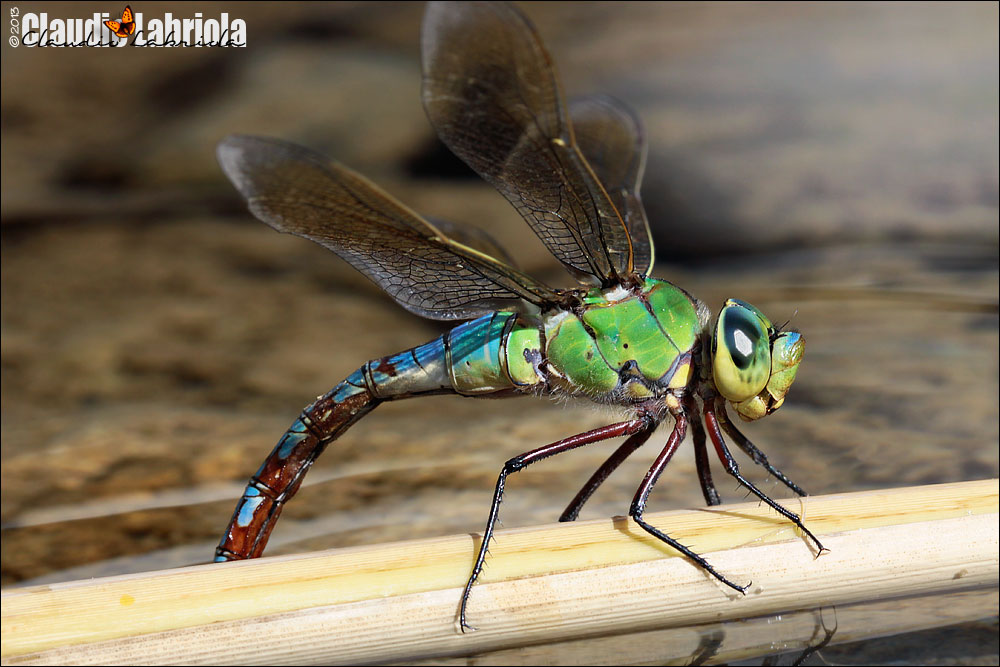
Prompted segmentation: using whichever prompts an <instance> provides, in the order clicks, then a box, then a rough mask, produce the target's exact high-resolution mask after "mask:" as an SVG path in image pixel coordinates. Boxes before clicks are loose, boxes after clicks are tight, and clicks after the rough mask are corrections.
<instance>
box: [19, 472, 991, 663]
mask: <svg viewBox="0 0 1000 667" xmlns="http://www.w3.org/2000/svg"><path fill="white" fill-rule="evenodd" d="M997 499H998V481H997V480H995V479H994V480H984V481H977V482H964V483H959V484H943V485H937V486H927V487H915V488H907V489H892V490H885V491H868V492H861V493H851V494H843V495H833V496H815V497H808V498H803V499H793V500H786V501H783V503H784V504H785V505H786V506H787V507H788V508H789V509H791V510H792V511H795V512H798V513H801V514H802V515H803V519H804V521H805V523H806V524H807V525H808V526H809V527H810V529H811V530H813V531H814V532H815V533H816V534H817V535H818V536H819V537H820V539H821V540H822V541H823V543H824V544H825V545H826V546H827V547H828V548H829V549H830V552H829V553H825V554H823V555H822V556H820V557H819V558H814V557H813V556H814V554H813V552H811V551H810V549H809V546H808V544H807V543H806V542H805V541H803V540H802V539H801V538H799V537H797V536H796V535H795V532H794V529H793V528H792V527H791V526H790V525H789V524H788V523H787V522H786V521H784V520H783V519H781V518H780V517H778V516H777V515H776V514H775V513H774V512H773V511H771V510H770V509H768V508H767V507H761V506H758V505H757V504H756V503H747V504H741V505H725V506H721V507H716V508H711V509H702V510H695V511H681V512H663V513H658V514H653V515H647V518H649V520H650V521H651V522H652V523H653V524H654V525H657V526H660V527H662V528H663V529H664V530H666V531H668V532H669V533H670V534H671V535H672V536H674V537H676V538H678V539H679V540H680V541H681V542H682V543H684V544H686V545H689V546H691V547H692V548H694V549H695V550H697V551H698V552H699V553H702V554H705V555H707V556H708V558H709V559H710V561H711V562H712V563H713V565H715V567H716V568H717V569H719V571H721V572H724V573H726V575H727V576H730V577H732V578H733V579H735V580H736V581H739V582H744V581H750V580H752V581H753V586H752V587H751V588H750V590H749V591H748V594H747V595H746V596H739V595H737V594H734V593H733V591H731V590H729V589H726V588H724V587H722V586H721V585H719V584H718V583H717V582H716V581H715V580H713V579H711V578H710V577H707V576H706V575H705V574H704V572H702V571H701V570H699V569H698V568H697V567H695V566H694V565H692V564H691V563H689V562H688V561H686V560H684V559H682V558H679V557H674V555H673V552H672V551H671V550H670V549H669V548H666V547H663V546H662V545H660V544H659V543H657V542H656V541H655V540H654V539H653V538H652V537H651V536H649V535H648V534H646V533H645V532H644V531H642V530H641V529H639V528H638V526H636V525H635V524H633V523H632V522H630V521H628V520H626V519H614V520H611V521H608V520H599V521H587V522H580V523H577V524H557V525H551V526H542V527H537V528H530V529H520V530H509V531H501V532H500V533H498V536H497V541H496V543H495V544H494V545H493V546H492V548H491V556H490V559H489V567H488V568H487V570H486V571H485V575H484V577H483V578H482V579H481V582H482V583H481V584H478V585H477V586H476V587H475V589H474V590H473V595H472V601H471V604H470V606H469V614H470V621H471V622H472V623H473V625H475V626H477V627H479V628H480V630H479V631H478V632H475V633H472V634H466V635H461V634H459V633H457V632H456V628H455V625H454V619H455V612H456V610H457V607H458V602H459V595H460V591H461V587H462V585H463V584H464V582H465V578H466V577H467V576H468V572H469V570H470V568H471V566H472V559H473V558H474V556H475V547H476V544H475V543H474V540H473V539H472V538H471V537H470V536H468V535H462V536H456V537H447V538H440V539H429V540H416V541H412V542H406V543H396V544H383V545H377V546H371V547H359V548H351V549H342V550H337V551H329V552H322V553H315V554H307V555H296V556H286V557H278V558H264V559H260V560H256V561H244V562H238V563H225V564H218V565H201V566H194V567H188V568H183V569H178V570H169V571H161V572H151V573H145V574H140V575H129V576H121V577H109V578H106V579H97V580H90V581H76V582H68V583H64V584H56V585H51V586H39V587H33V588H24V589H14V590H10V591H4V592H3V594H2V600H3V604H2V628H0V629H2V656H3V662H4V664H27V663H49V664H55V663H63V664H67V663H77V664H79V663H90V662H94V663H147V664H148V663H170V662H178V663H192V662H204V663H258V664H259V663H276V662H277V663H287V662H335V663H348V662H369V663H370V662H384V661H389V660H414V659H418V658H421V657H429V656H436V655H437V656H440V655H459V654H463V655H464V654H471V653H478V652H483V651H488V650H495V649H498V648H511V647H512V646H517V645H527V644H533V643H540V642H552V641H563V640H567V639H571V638H579V637H581V636H588V635H594V634H609V633H613V632H621V631H626V630H627V631H633V632H634V631H636V630H642V629H652V628H658V627H668V626H673V627H676V626H680V625H690V624H696V623H705V622H707V621H716V620H720V619H733V618H743V617H748V616H758V615H762V614H772V613H778V612H783V611H788V610H791V609H808V608H814V607H817V606H824V605H825V606H829V605H843V604H850V603H854V602H859V601H864V600H872V599H876V598H884V597H889V596H899V595H916V594H929V593H943V592H949V591H955V590H963V589H968V588H975V587H982V586H990V585H992V586H995V585H996V584H997V578H998V565H997V553H998V528H997V524H998V516H997V513H998V507H997Z"/></svg>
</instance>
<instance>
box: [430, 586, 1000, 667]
mask: <svg viewBox="0 0 1000 667" xmlns="http://www.w3.org/2000/svg"><path fill="white" fill-rule="evenodd" d="M997 603H998V591H997V589H996V588H995V587H992V588H988V589H973V590H967V591H962V592H958V593H952V594H948V595H931V596H923V597H910V598H896V599H890V600H879V601H876V602H868V603H859V604H850V605H840V606H837V607H836V608H833V607H819V608H815V609H809V610H803V611H793V612H789V613H783V614H777V615H772V616H760V617H755V618H746V619H739V620H735V621H726V622H722V623H713V624H707V625H700V626H691V627H682V628H666V629H659V630H647V631H643V632H635V633H630V634H624V635H613V636H605V637H596V638H592V639H580V640H576V641H569V642H558V643H554V644H546V645H542V646H527V647H523V648H517V649H507V650H501V651H493V652H489V653H481V654H477V655H473V656H467V657H460V658H459V657H456V658H449V659H441V658H437V659H430V660H426V661H418V662H417V663H411V664H435V665H442V664H444V665H450V664H455V665H458V664H462V665H479V664H490V665H505V664H506V665H513V664H540V665H577V664H590V665H593V664H669V665H717V664H722V663H726V664H735V665H759V664H764V665H780V664H791V665H801V664H828V663H827V661H826V660H824V658H823V651H824V649H828V647H833V646H843V645H847V644H851V643H854V645H853V646H850V647H846V646H845V648H848V650H850V651H851V653H850V655H851V657H852V659H851V662H860V663H863V662H865V660H864V657H863V655H864V653H865V651H866V644H867V643H864V642H863V640H866V639H873V638H880V637H890V636H892V635H900V634H903V633H914V635H912V636H911V638H913V639H914V641H911V642H910V644H911V647H910V649H909V650H908V659H907V662H912V663H915V664H918V663H921V662H923V663H926V662H928V661H931V660H934V658H935V656H936V649H937V646H938V644H939V642H937V641H921V640H920V635H921V633H920V632H918V631H927V630H929V629H934V628H941V627H945V626H954V625H956V624H961V623H970V627H971V626H972V625H975V624H974V623H972V622H975V621H978V620H980V619H984V618H989V617H992V616H995V615H996V609H997ZM931 631H932V632H933V630H931ZM890 641H891V640H890ZM914 647H916V648H914ZM828 650H834V649H832V648H829V649H828ZM969 650H970V651H972V652H973V653H970V657H980V658H982V657H983V656H981V655H980V653H981V651H980V652H977V651H978V650H979V649H978V647H975V646H970V648H969ZM993 650H994V651H995V646H994V648H993ZM858 655H861V656H862V657H861V658H860V659H857V660H855V659H853V658H856V657H857V656H858ZM845 657H846V656H845ZM837 662H840V661H837Z"/></svg>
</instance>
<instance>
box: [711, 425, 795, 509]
mask: <svg viewBox="0 0 1000 667" xmlns="http://www.w3.org/2000/svg"><path fill="white" fill-rule="evenodd" d="M716 417H717V418H718V420H719V425H720V426H721V427H722V430H723V431H725V432H726V433H727V434H728V435H729V437H730V438H732V439H733V442H735V443H736V446H737V447H739V448H740V449H742V450H743V451H744V452H746V455H747V456H749V457H750V458H751V459H753V462H754V463H756V464H757V465H759V466H761V467H762V468H764V469H765V470H767V471H768V472H769V473H771V474H772V475H774V476H775V477H777V478H778V480H779V481H780V482H781V483H782V484H784V485H785V486H787V487H788V488H789V489H791V490H792V491H794V492H795V493H797V494H798V495H800V496H806V495H809V494H807V493H806V492H805V491H803V490H802V487H800V486H799V485H798V484H796V483H795V482H793V481H792V480H790V479H788V478H787V477H786V476H785V473H783V472H781V471H780V470H778V469H777V468H775V467H774V466H773V465H771V463H770V461H768V460H767V456H766V455H765V454H764V452H762V451H760V450H759V449H757V447H756V445H754V444H753V443H752V442H750V439H749V438H747V437H746V436H745V435H743V434H742V433H740V431H739V429H737V428H736V426H735V425H734V424H733V422H732V421H730V419H729V415H727V414H726V412H725V410H720V411H719V412H718V413H717V414H716Z"/></svg>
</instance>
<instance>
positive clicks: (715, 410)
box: [705, 399, 827, 556]
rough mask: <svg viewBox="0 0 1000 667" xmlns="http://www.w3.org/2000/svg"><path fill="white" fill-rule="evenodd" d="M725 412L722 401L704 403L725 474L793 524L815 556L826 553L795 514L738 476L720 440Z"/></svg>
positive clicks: (736, 469)
mask: <svg viewBox="0 0 1000 667" xmlns="http://www.w3.org/2000/svg"><path fill="white" fill-rule="evenodd" d="M725 410H726V406H725V403H724V402H723V400H722V399H715V400H714V401H706V402H705V425H706V426H707V427H708V435H709V437H710V438H711V439H712V444H713V445H715V452H716V453H717V454H718V455H719V460H721V461H722V464H723V466H725V468H726V472H727V473H729V474H730V475H732V476H733V477H735V478H736V480H737V481H738V482H739V483H740V484H742V485H743V486H745V487H746V488H747V489H749V491H750V492H751V493H752V494H754V495H755V496H757V497H758V498H760V499H761V500H763V501H764V502H765V503H767V504H768V505H769V506H770V507H771V508H772V509H774V510H775V511H776V512H778V514H780V515H782V516H783V517H785V518H786V519H788V520H789V521H791V522H792V523H794V524H795V526H796V527H797V528H798V529H799V530H801V531H802V532H803V533H805V534H806V535H808V536H809V538H810V539H811V540H812V541H813V542H815V543H816V548H817V549H819V551H818V552H817V554H816V555H817V556H818V555H819V554H821V553H823V552H824V551H826V550H827V549H826V547H824V546H823V544H822V543H821V542H820V541H819V539H817V538H816V536H815V535H813V534H812V531H810V530H809V529H808V528H806V527H805V524H803V523H802V519H801V518H800V517H799V515H798V514H795V513H794V512H791V511H789V510H787V509H785V508H784V507H782V506H781V505H779V504H778V503H776V502H775V501H774V500H772V499H771V498H770V497H769V496H768V495H767V494H766V493H764V492H763V491H761V490H760V489H758V488H757V487H756V486H754V485H753V484H752V483H751V482H750V481H749V480H748V479H746V478H745V477H743V475H741V474H740V467H739V466H738V465H737V464H736V460H735V459H733V455H732V454H731V453H730V452H729V448H728V447H727V446H726V441H725V440H724V439H723V438H722V432H721V431H720V430H719V422H720V421H721V420H720V419H719V417H717V415H722V414H724V413H725Z"/></svg>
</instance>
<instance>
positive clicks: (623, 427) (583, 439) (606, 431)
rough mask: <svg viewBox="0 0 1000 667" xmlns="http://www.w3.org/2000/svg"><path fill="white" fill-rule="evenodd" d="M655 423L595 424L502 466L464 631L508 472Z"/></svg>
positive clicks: (473, 577)
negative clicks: (597, 425) (588, 428)
mask: <svg viewBox="0 0 1000 667" xmlns="http://www.w3.org/2000/svg"><path fill="white" fill-rule="evenodd" d="M655 426H656V422H655V421H654V420H653V418H652V417H650V416H648V415H643V416H641V417H637V418H635V419H630V420H629V421H626V422H620V423H618V424H611V425H610V426H602V427H601V428H595V429H594V430H592V431H587V432H586V433H580V434H578V435H574V436H572V437H569V438H565V439H563V440H559V441H557V442H553V443H552V444H549V445H545V446H544V447H539V448H538V449H533V450H531V451H530V452H525V453H524V454H520V455H518V456H515V457H514V458H512V459H510V460H509V461H507V462H506V463H505V464H504V466H503V469H502V470H501V471H500V476H499V477H498V478H497V485H496V489H495V490H494V491H493V504H492V506H491V507H490V516H489V518H488V519H487V520H486V530H484V531H483V541H482V544H480V545H479V555H478V556H476V564H475V565H474V566H473V568H472V574H471V575H470V576H469V580H468V582H466V584H465V590H464V591H463V592H462V604H461V606H460V607H459V613H458V622H459V627H460V628H461V630H462V632H465V631H466V629H469V630H475V628H473V627H472V626H471V625H469V624H468V623H466V622H465V610H466V607H467V606H468V604H469V595H471V593H472V585H473V584H474V583H475V582H476V579H478V578H479V574H480V573H481V572H482V570H483V563H485V562H486V551H487V549H488V548H489V545H490V540H491V539H492V538H493V530H494V528H495V526H496V522H497V517H498V516H499V514H500V503H501V502H502V501H503V489H504V484H505V483H506V481H507V476H508V475H510V474H511V473H514V472H517V471H518V470H523V469H524V468H527V467H528V466H529V465H531V464H532V463H535V462H537V461H541V460H542V459H546V458H548V457H550V456H555V455H556V454H562V453H563V452H568V451H569V450H571V449H576V448H577V447H582V446H584V445H589V444H591V443H594V442H600V441H601V440H607V439H609V438H616V437H619V436H623V435H635V434H637V433H640V432H644V431H652V430H653V429H654V428H655Z"/></svg>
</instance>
